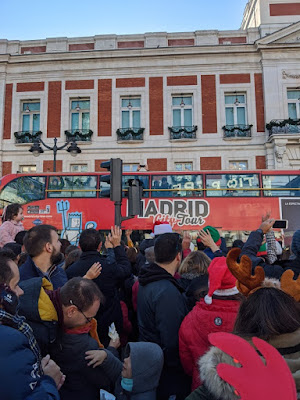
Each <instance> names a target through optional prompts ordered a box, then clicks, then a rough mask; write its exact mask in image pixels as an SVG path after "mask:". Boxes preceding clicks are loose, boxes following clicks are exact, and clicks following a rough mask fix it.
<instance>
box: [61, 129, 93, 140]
mask: <svg viewBox="0 0 300 400" xmlns="http://www.w3.org/2000/svg"><path fill="white" fill-rule="evenodd" d="M65 135H66V136H67V138H68V139H72V140H73V141H75V142H90V141H91V140H92V139H91V138H92V135H93V131H92V130H90V129H69V130H67V131H65Z"/></svg>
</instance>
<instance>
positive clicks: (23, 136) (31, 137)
mask: <svg viewBox="0 0 300 400" xmlns="http://www.w3.org/2000/svg"><path fill="white" fill-rule="evenodd" d="M14 135H15V139H16V144H23V143H24V144H25V143H34V141H35V140H36V139H38V138H39V137H40V136H41V135H42V132H41V131H19V132H14Z"/></svg>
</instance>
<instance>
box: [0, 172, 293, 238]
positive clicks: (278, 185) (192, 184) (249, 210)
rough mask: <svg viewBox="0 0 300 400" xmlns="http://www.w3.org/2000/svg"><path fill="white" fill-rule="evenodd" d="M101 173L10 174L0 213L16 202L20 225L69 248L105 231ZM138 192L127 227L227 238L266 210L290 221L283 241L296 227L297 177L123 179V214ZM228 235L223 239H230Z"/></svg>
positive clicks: (148, 175) (109, 217)
mask: <svg viewBox="0 0 300 400" xmlns="http://www.w3.org/2000/svg"><path fill="white" fill-rule="evenodd" d="M104 174H105V173H88V174H83V173H80V174H79V173H76V174H75V173H56V174H55V173H47V174H12V175H6V176H4V177H3V178H2V179H1V184H0V207H2V208H3V207H4V206H5V205H7V204H10V203H20V204H22V205H23V209H24V217H25V219H24V226H25V229H29V228H31V227H32V226H34V225H38V224H42V223H43V224H51V225H54V226H56V227H57V228H58V229H59V231H60V232H61V237H65V238H68V239H69V240H70V241H71V242H75V241H76V240H77V238H78V235H79V234H80V232H81V231H82V230H83V229H85V228H91V227H93V228H96V229H99V230H108V229H109V228H110V226H111V225H113V223H114V204H113V202H111V201H110V200H109V199H107V198H104V197H103V194H104V190H105V189H107V188H108V186H107V184H106V183H105V182H100V175H104ZM133 178H134V179H139V180H140V181H141V182H142V186H143V200H142V201H143V212H142V214H141V215H139V216H137V217H135V218H133V219H131V220H128V221H124V223H123V226H124V227H125V228H131V229H133V230H140V231H148V232H149V231H151V230H152V228H153V224H154V222H155V221H156V220H160V221H168V222H169V223H170V224H171V225H172V227H173V228H174V230H179V229H180V230H189V231H194V230H195V231H196V230H198V229H199V228H201V226H205V225H212V226H215V227H218V228H219V229H222V231H223V232H224V233H225V234H226V235H229V236H230V235H231V236H232V237H233V236H234V235H235V236H237V235H238V233H239V232H247V231H251V230H253V229H256V228H257V227H258V225H259V223H260V218H261V215H262V214H263V213H265V212H266V211H269V210H270V211H271V212H272V217H274V218H276V219H280V218H282V219H288V221H289V228H288V231H287V236H291V234H292V233H293V232H294V231H295V230H297V229H299V228H300V172H299V171H270V170H264V171H205V172H203V171H199V172H196V171H193V172H140V173H138V172H136V173H124V174H123V196H124V198H123V203H122V215H123V216H126V215H127V198H126V195H127V188H128V181H129V180H130V179H133ZM229 236H228V237H229Z"/></svg>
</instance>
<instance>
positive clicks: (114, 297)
mask: <svg viewBox="0 0 300 400" xmlns="http://www.w3.org/2000/svg"><path fill="white" fill-rule="evenodd" d="M113 251H114V255H115V259H116V261H115V262H114V261H113V258H112V263H111V264H110V263H109V261H108V258H105V257H103V256H101V255H100V253H99V252H98V251H86V252H83V253H82V254H81V256H80V259H79V260H78V261H77V262H75V263H74V264H72V265H71V266H70V267H69V268H68V269H67V271H66V272H67V276H68V279H71V278H74V277H75V276H84V275H85V274H86V272H87V271H88V269H89V268H90V267H91V266H92V265H93V264H94V263H95V262H100V263H101V266H102V271H101V274H100V275H99V276H98V278H96V279H94V282H95V283H96V284H97V285H98V287H99V289H100V290H101V292H102V293H103V295H104V297H105V301H104V302H102V303H101V306H100V309H99V311H98V314H97V316H96V319H97V322H98V334H99V338H100V340H101V342H102V343H103V344H104V345H105V346H107V344H108V342H109V338H108V336H107V334H108V328H109V326H110V325H111V323H112V322H114V323H115V326H116V329H117V331H118V332H121V331H122V328H123V318H122V311H121V306H120V299H119V295H118V287H119V283H120V282H121V281H124V280H125V279H126V278H128V277H129V276H130V273H131V266H130V262H129V260H128V258H127V256H126V253H125V250H124V248H123V247H122V246H118V247H115V248H114V249H113Z"/></svg>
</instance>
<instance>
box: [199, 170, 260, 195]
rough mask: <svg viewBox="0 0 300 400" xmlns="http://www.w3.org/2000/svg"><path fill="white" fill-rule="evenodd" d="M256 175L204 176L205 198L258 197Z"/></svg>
mask: <svg viewBox="0 0 300 400" xmlns="http://www.w3.org/2000/svg"><path fill="white" fill-rule="evenodd" d="M258 189H259V179H258V174H218V175H210V174H209V175H206V190H207V191H206V196H207V197H253V196H254V197H258V196H259V190H258Z"/></svg>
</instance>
